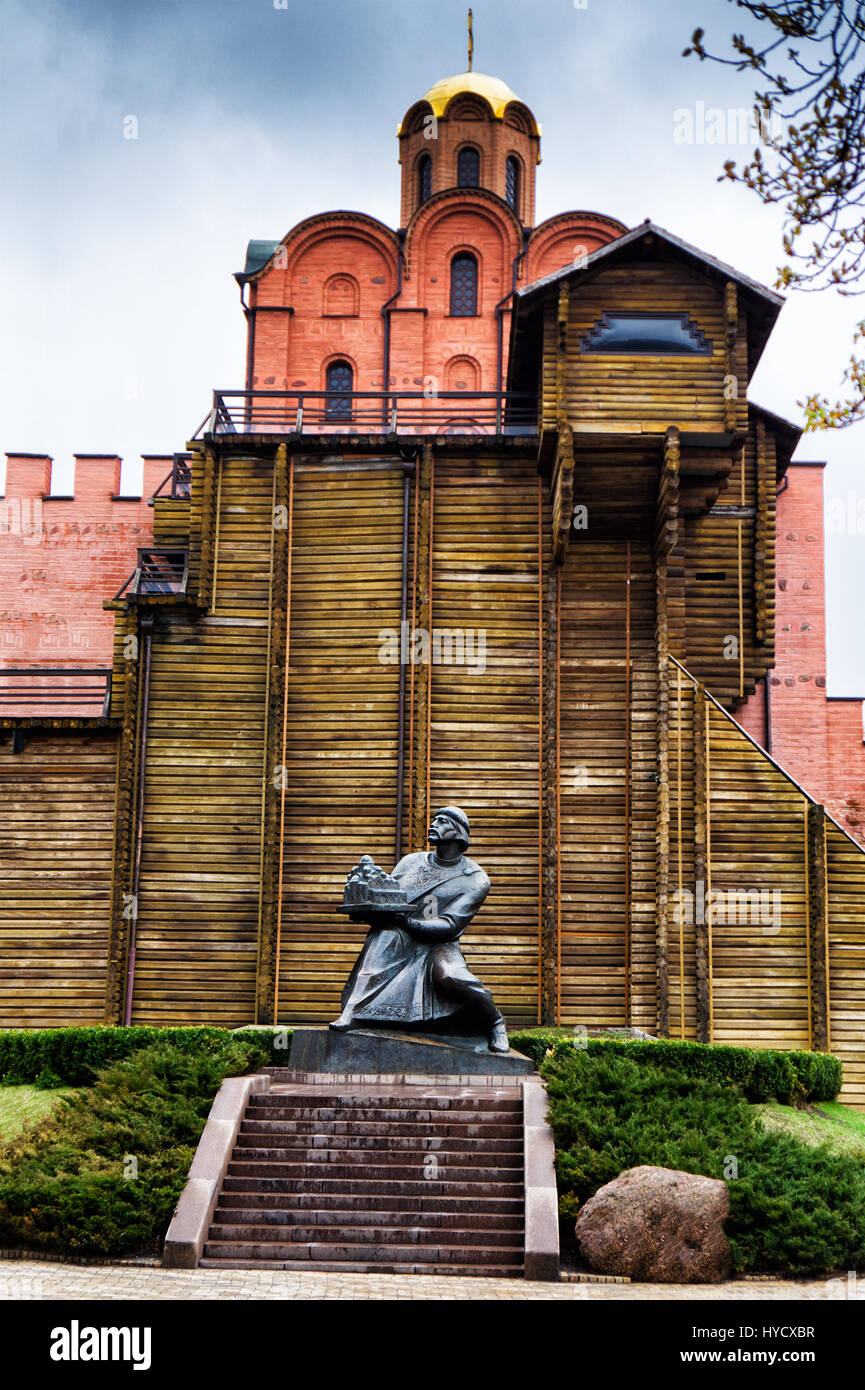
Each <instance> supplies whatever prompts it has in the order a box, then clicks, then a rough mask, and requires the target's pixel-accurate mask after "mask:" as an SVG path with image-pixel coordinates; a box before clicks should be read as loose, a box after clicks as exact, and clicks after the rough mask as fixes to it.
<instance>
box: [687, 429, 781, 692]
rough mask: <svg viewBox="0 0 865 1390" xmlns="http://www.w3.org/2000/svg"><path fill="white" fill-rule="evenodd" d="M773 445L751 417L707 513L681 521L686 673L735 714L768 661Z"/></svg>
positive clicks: (771, 599) (771, 652) (771, 609)
mask: <svg viewBox="0 0 865 1390" xmlns="http://www.w3.org/2000/svg"><path fill="white" fill-rule="evenodd" d="M776 486H777V482H776V458H775V443H774V439H773V437H772V435H771V434H770V433H769V431H768V430H766V429H765V428H764V426H763V425H762V423H761V422H759V421H758V420H756V419H754V418H752V420H751V424H750V426H749V430H748V434H747V436H746V441H745V445H744V448H743V449H741V450H739V451H738V452H737V455H736V458H735V461H734V463H733V467H732V470H731V472H730V476H729V479H728V481H727V485H726V487H725V489H724V490H723V491H722V492H721V494H720V496H719V498H718V500H717V502H716V503H715V505H714V506H713V508H712V510H711V512H709V513H708V514H707V515H705V516H700V517H690V518H688V519H687V520H686V522H685V542H684V544H685V575H686V613H687V633H688V651H687V665H688V669H689V670H690V671H691V672H692V673H693V674H694V675H695V676H696V677H698V679H700V680H702V681H704V682H705V683H706V684H707V685H708V686H709V688H710V689H711V691H712V694H713V695H714V696H715V698H716V699H718V700H720V702H721V703H722V704H723V705H725V706H726V707H727V708H730V709H735V707H736V705H737V704H739V702H740V701H741V700H742V699H743V698H747V696H748V695H749V694H750V693H752V691H753V690H754V688H755V684H756V682H757V680H759V679H762V677H763V676H764V675H765V673H766V671H767V669H768V668H769V667H770V666H771V665H772V663H773V661H774V608H775V544H774V534H775V490H776Z"/></svg>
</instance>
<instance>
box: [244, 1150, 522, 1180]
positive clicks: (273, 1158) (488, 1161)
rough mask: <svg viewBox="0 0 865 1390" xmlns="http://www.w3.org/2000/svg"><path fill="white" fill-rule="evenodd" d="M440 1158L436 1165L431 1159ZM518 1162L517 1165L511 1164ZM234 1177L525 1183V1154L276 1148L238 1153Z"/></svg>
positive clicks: (436, 1160)
mask: <svg viewBox="0 0 865 1390" xmlns="http://www.w3.org/2000/svg"><path fill="white" fill-rule="evenodd" d="M432 1159H435V1166H433V1164H432V1162H431V1160H432ZM509 1160H513V1161H509ZM228 1171H229V1173H230V1174H231V1175H232V1177H238V1178H256V1177H259V1178H299V1177H303V1176H304V1174H306V1176H307V1177H309V1178H315V1177H317V1176H318V1175H319V1173H320V1174H321V1176H322V1177H330V1178H345V1179H349V1180H351V1179H357V1180H358V1181H363V1180H364V1179H369V1178H378V1179H385V1180H388V1179H393V1181H394V1182H400V1181H402V1180H403V1179H405V1180H407V1181H408V1182H412V1181H415V1180H417V1179H418V1178H425V1179H426V1180H427V1181H428V1182H434V1181H435V1182H437V1181H440V1180H441V1181H445V1182H450V1183H455V1182H521V1181H522V1176H523V1165H522V1155H521V1154H496V1155H494V1156H492V1157H490V1156H487V1155H484V1154H478V1155H477V1162H475V1161H473V1156H472V1155H471V1154H450V1153H447V1152H435V1153H429V1154H422V1153H419V1154H414V1155H413V1154H405V1153H391V1154H387V1153H378V1152H375V1151H372V1152H368V1151H367V1152H364V1151H362V1150H352V1151H348V1150H345V1149H342V1150H329V1149H315V1150H309V1149H307V1150H304V1151H300V1150H298V1151H297V1152H296V1153H292V1157H291V1158H286V1157H285V1154H284V1152H283V1153H280V1152H279V1151H278V1150H271V1149H247V1150H244V1151H238V1150H237V1149H235V1151H234V1156H233V1157H232V1159H231V1161H230V1162H229V1165H228Z"/></svg>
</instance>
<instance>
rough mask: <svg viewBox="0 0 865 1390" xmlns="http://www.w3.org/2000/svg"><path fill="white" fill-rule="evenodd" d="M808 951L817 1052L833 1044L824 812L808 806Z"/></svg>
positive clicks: (812, 1026)
mask: <svg viewBox="0 0 865 1390" xmlns="http://www.w3.org/2000/svg"><path fill="white" fill-rule="evenodd" d="M808 950H809V954H810V959H811V1039H812V1043H811V1045H812V1047H813V1048H814V1049H815V1050H816V1051H818V1052H829V1051H830V1049H831V1047H832V1028H831V1023H830V998H829V885H828V882H827V875H826V812H825V811H824V809H823V807H822V806H819V805H817V804H816V803H815V802H811V803H809V806H808Z"/></svg>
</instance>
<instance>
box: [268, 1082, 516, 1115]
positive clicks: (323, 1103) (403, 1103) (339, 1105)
mask: <svg viewBox="0 0 865 1390" xmlns="http://www.w3.org/2000/svg"><path fill="white" fill-rule="evenodd" d="M272 1108H276V1109H284V1110H303V1109H304V1108H308V1109H310V1110H320V1109H322V1108H324V1109H334V1110H341V1111H345V1110H405V1111H409V1112H411V1113H412V1114H419V1113H422V1112H424V1111H427V1110H430V1111H432V1110H437V1111H440V1110H453V1111H457V1112H459V1111H463V1110H483V1111H507V1112H508V1113H509V1114H513V1115H522V1110H523V1102H522V1093H521V1092H518V1093H517V1095H516V1096H499V1095H496V1093H495V1092H493V1093H492V1094H484V1095H471V1096H461V1095H455V1096H442V1095H441V1094H439V1093H436V1092H432V1093H431V1094H426V1095H424V1094H421V1095H417V1096H415V1095H406V1094H405V1092H401V1093H400V1094H399V1095H393V1094H390V1095H389V1094H387V1092H379V1093H377V1094H373V1095H370V1094H357V1095H348V1094H341V1093H340V1092H338V1091H334V1092H333V1093H332V1094H330V1093H327V1094H325V1093H322V1092H321V1091H320V1090H319V1089H318V1088H316V1090H315V1091H314V1092H313V1093H312V1094H310V1093H309V1092H303V1091H277V1092H276V1093H275V1094H274V1093H273V1092H269V1091H259V1092H257V1093H256V1094H254V1095H253V1096H251V1097H250V1101H249V1110H250V1111H253V1110H259V1109H263V1110H267V1109H272Z"/></svg>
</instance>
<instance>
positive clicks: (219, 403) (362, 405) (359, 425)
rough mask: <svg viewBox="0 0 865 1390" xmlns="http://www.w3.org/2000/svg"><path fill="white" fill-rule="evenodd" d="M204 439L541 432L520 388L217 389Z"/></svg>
mask: <svg viewBox="0 0 865 1390" xmlns="http://www.w3.org/2000/svg"><path fill="white" fill-rule="evenodd" d="M199 432H204V433H205V434H210V435H215V434H221V435H225V434H292V435H303V434H387V435H394V436H395V435H405V434H436V435H444V434H478V435H494V436H497V435H529V436H531V435H536V434H537V432H538V402H537V397H536V396H534V395H531V394H530V393H528V392H517V391H438V392H434V393H430V392H426V391H299V392H298V391H214V393H213V407H212V409H211V412H210V415H209V416H208V418H207V420H206V421H205V422H204V423H203V424H202V425H201V426H199Z"/></svg>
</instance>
